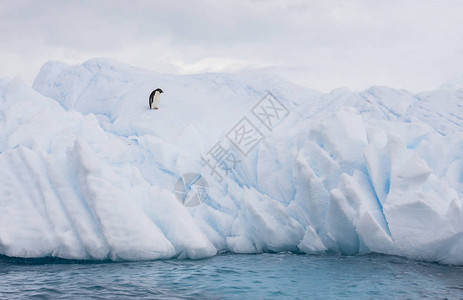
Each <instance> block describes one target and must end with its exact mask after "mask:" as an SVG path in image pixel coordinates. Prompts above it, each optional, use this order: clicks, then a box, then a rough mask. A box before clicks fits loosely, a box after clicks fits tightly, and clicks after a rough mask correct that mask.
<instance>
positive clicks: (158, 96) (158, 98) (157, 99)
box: [152, 91, 161, 109]
mask: <svg viewBox="0 0 463 300" xmlns="http://www.w3.org/2000/svg"><path fill="white" fill-rule="evenodd" d="M159 102H161V93H160V92H158V91H156V92H155V93H154V101H153V107H152V108H153V109H157V108H158V107H159Z"/></svg>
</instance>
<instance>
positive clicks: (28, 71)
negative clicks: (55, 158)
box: [0, 0, 463, 91]
mask: <svg viewBox="0 0 463 300" xmlns="http://www.w3.org/2000/svg"><path fill="white" fill-rule="evenodd" d="M94 57H109V58H113V59H117V60H119V61H122V62H126V63H129V64H132V65H135V66H141V67H144V68H147V69H151V70H155V71H158V72H161V73H200V72H239V71H249V70H253V71H254V72H257V73H259V72H262V73H271V74H278V75H280V76H282V77H284V78H288V79H290V80H291V81H293V82H296V83H299V84H302V85H305V86H308V87H311V88H316V89H319V90H322V91H330V90H331V89H333V88H336V87H340V86H346V87H349V88H350V89H353V90H361V89H365V88H367V87H369V86H371V85H388V86H392V87H396V88H405V89H408V90H411V91H421V90H430V89H434V88H436V87H438V86H439V85H441V84H442V83H443V82H444V81H446V80H448V79H451V78H453V77H455V76H458V75H461V74H463V1H461V0H438V1H426V0H410V1H399V0H387V1H373V0H370V1H367V0H343V1H341V0H339V1H338V0H323V1H311V0H309V1H302V0H289V1H288V0H286V1H285V0H279V1H273V0H268V1H267V0H252V1H238V0H234V1H232V0H230V1H212V0H211V1H207V0H192V1H136V0H132V1H121V0H115V1H83V0H75V1H73V0H68V1H41V0H30V1H24V0H12V1H9V0H0V77H5V76H7V77H14V76H16V75H19V76H21V77H23V78H24V79H25V80H26V81H27V82H28V83H30V84H31V83H32V81H33V79H34V78H35V75H36V74H37V72H38V71H39V69H40V67H41V65H42V64H43V63H45V62H46V61H48V60H61V61H64V62H66V63H69V64H77V63H82V62H84V61H85V60H87V59H90V58H94Z"/></svg>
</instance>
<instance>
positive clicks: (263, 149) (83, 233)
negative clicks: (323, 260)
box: [0, 59, 463, 264]
mask: <svg viewBox="0 0 463 300" xmlns="http://www.w3.org/2000/svg"><path fill="white" fill-rule="evenodd" d="M157 87H161V88H162V89H163V90H164V92H165V93H164V94H163V95H162V96H163V97H162V101H161V107H160V109H159V110H158V111H151V110H149V108H148V96H149V94H150V92H151V91H152V90H153V89H155V88H157ZM266 90H270V91H272V92H273V94H274V95H275V96H276V97H277V98H278V99H279V100H280V102H281V103H282V104H283V105H284V106H285V107H286V108H287V109H288V110H289V112H290V113H289V115H288V116H287V117H286V118H285V119H283V120H281V122H280V123H278V124H277V125H276V126H274V127H273V128H271V130H269V129H268V128H266V127H265V126H262V124H261V126H259V130H260V131H261V132H262V133H263V134H264V135H265V138H264V139H263V140H262V141H261V142H260V143H259V144H258V145H257V146H256V147H255V148H254V149H253V150H252V151H251V152H250V153H249V154H248V155H247V156H244V155H241V156H239V160H240V161H239V163H238V164H237V165H236V168H234V169H233V170H232V171H231V172H230V173H229V174H228V176H227V177H225V178H224V180H223V181H220V180H218V179H217V178H214V176H213V175H214V174H212V175H211V172H210V169H208V168H207V166H205V165H204V164H203V162H202V160H201V157H204V156H205V155H206V153H207V152H208V151H209V150H210V149H211V147H213V146H214V145H215V144H216V143H217V142H218V141H221V142H223V143H224V144H226V141H227V139H226V134H227V132H229V131H230V129H231V128H233V126H234V125H235V124H236V123H237V122H238V121H239V120H240V119H241V118H242V117H244V116H247V117H249V119H250V120H252V121H253V122H256V123H255V124H257V121H256V120H257V119H251V117H252V114H250V109H251V108H252V107H253V106H254V105H255V104H256V103H257V102H258V101H259V100H260V99H261V98H262V97H263V96H264V95H265V93H266ZM0 97H1V98H0V128H1V129H0V176H1V178H2V180H1V181H0V193H1V197H0V254H4V255H8V256H17V257H43V256H57V257H62V258H72V259H108V258H109V259H112V260H141V259H161V258H171V257H180V258H203V257H209V256H213V255H215V254H216V253H218V252H221V251H232V252H235V253H260V252H266V251H299V252H305V253H324V252H337V253H343V254H358V253H359V254H363V253H369V252H378V253H385V254H393V255H401V256H406V257H409V258H413V259H423V260H429V261H437V262H442V263H450V264H463V208H462V205H463V134H462V132H463V131H462V129H463V89H462V88H461V86H459V85H455V84H447V85H444V86H443V87H442V88H441V89H439V90H436V91H430V92H423V93H419V94H412V93H410V92H407V91H403V90H395V89H391V88H387V87H371V88H370V89H368V90H365V91H362V92H352V91H349V90H348V89H345V88H341V89H336V90H333V91H332V92H331V93H329V94H322V93H319V92H317V91H314V90H309V89H306V88H302V87H299V86H296V85H293V84H291V83H289V82H286V81H284V80H281V79H279V78H275V77H257V76H251V75H243V74H241V75H230V74H201V75H187V76H178V75H166V74H158V73H155V72H152V71H147V70H143V69H139V68H134V67H130V66H127V65H124V64H121V63H118V62H115V61H111V60H108V59H92V60H90V61H87V62H85V63H84V64H82V65H76V66H68V65H66V64H64V63H61V62H48V63H46V64H45V65H44V66H43V67H42V69H41V71H40V73H39V74H38V76H37V78H36V80H35V82H34V85H33V89H32V88H30V87H28V86H26V85H25V84H24V83H22V82H21V81H20V80H18V79H3V80H0ZM191 172H198V173H201V174H202V175H203V176H204V177H205V178H206V179H207V180H208V183H209V187H210V189H209V197H208V198H207V199H206V200H205V201H204V203H202V204H200V205H198V206H194V207H186V206H184V205H182V204H181V203H180V202H179V201H178V200H177V199H176V197H175V194H174V186H175V183H176V182H177V179H178V178H179V177H180V176H182V175H183V174H185V173H191Z"/></svg>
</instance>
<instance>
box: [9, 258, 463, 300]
mask: <svg viewBox="0 0 463 300" xmlns="http://www.w3.org/2000/svg"><path fill="white" fill-rule="evenodd" d="M30 298H32V299H60V298H62V299H88V298H92V299H129V298H130V299H134V298H137V299H143V298H149V299H329V298H353V299H391V298H392V299H406V298H430V299H435V298H450V299H452V298H455V299H461V298H463V267H460V266H444V265H439V264H434V263H426V262H417V261H412V260H407V259H404V258H400V257H395V256H385V255H365V256H339V255H317V256H315V255H297V254H292V253H278V254H258V255H236V254H222V255H218V256H215V257H212V258H209V259H202V260H178V259H172V260H162V261H143V262H91V263H90V262H82V261H67V260H60V259H48V258H47V259H14V258H8V257H4V256H3V257H0V299H30Z"/></svg>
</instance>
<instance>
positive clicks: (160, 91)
mask: <svg viewBox="0 0 463 300" xmlns="http://www.w3.org/2000/svg"><path fill="white" fill-rule="evenodd" d="M156 91H158V92H159V93H161V94H162V93H164V92H163V91H162V90H161V89H160V88H157V89H155V90H154V92H156Z"/></svg>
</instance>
